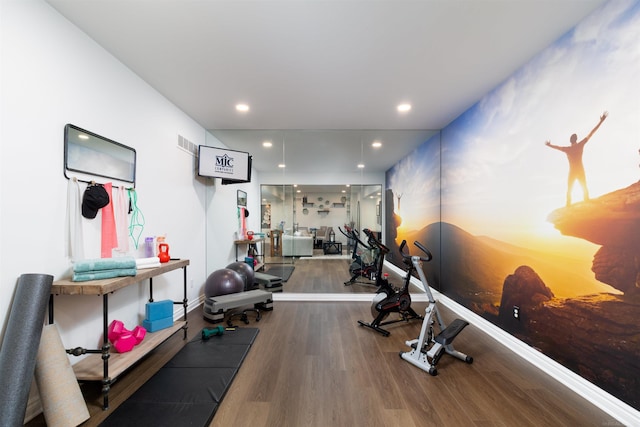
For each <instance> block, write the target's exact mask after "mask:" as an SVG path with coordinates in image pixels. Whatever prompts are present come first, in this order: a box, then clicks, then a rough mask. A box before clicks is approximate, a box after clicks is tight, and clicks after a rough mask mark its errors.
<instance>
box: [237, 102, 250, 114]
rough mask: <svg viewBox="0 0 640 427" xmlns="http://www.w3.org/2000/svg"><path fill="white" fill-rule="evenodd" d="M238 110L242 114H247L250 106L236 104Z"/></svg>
mask: <svg viewBox="0 0 640 427" xmlns="http://www.w3.org/2000/svg"><path fill="white" fill-rule="evenodd" d="M236 110H237V111H240V112H241V113H246V112H247V111H249V106H248V105H247V104H236Z"/></svg>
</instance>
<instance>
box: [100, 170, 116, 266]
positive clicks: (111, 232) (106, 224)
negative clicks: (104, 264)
mask: <svg viewBox="0 0 640 427" xmlns="http://www.w3.org/2000/svg"><path fill="white" fill-rule="evenodd" d="M111 188H112V184H111V183H110V182H108V183H106V184H104V189H105V190H107V194H108V195H109V204H108V205H107V206H105V207H104V208H102V247H101V256H102V258H111V257H112V256H113V254H112V251H113V249H114V248H117V247H118V236H117V234H116V220H115V217H114V216H113V197H112V196H111V193H112V191H111Z"/></svg>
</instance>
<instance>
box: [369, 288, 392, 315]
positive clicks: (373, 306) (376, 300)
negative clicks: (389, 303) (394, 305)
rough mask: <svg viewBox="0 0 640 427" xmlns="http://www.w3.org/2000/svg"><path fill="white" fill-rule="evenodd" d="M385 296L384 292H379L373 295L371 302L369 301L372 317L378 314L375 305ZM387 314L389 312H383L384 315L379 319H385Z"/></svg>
mask: <svg viewBox="0 0 640 427" xmlns="http://www.w3.org/2000/svg"><path fill="white" fill-rule="evenodd" d="M385 298H387V294H386V293H385V292H379V293H377V294H376V296H375V297H373V302H372V303H371V316H373V318H374V319H375V318H376V317H378V314H380V312H379V311H378V309H377V308H376V306H377V305H378V304H380V303H381V302H382V301H383V300H384V299H385ZM387 316H389V313H387V314H385V316H384V317H383V318H382V319H380V320H384V319H386V318H387Z"/></svg>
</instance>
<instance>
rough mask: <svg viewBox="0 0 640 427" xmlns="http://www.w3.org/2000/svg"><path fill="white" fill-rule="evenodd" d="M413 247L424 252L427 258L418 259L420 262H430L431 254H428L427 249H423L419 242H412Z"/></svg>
mask: <svg viewBox="0 0 640 427" xmlns="http://www.w3.org/2000/svg"><path fill="white" fill-rule="evenodd" d="M413 244H414V245H416V246H417V247H418V248H419V249H420V250H421V251H422V252H424V253H425V254H426V255H427V258H422V257H420V261H425V262H429V261H431V259H432V258H433V255H431V252H429V249H427V248H425V247H424V246H423V245H422V244H421V243H420V242H417V241H416V242H413Z"/></svg>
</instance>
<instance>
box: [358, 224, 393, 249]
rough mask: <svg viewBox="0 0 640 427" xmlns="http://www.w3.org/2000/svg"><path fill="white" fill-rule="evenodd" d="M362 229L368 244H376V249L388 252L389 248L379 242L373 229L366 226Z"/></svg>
mask: <svg viewBox="0 0 640 427" xmlns="http://www.w3.org/2000/svg"><path fill="white" fill-rule="evenodd" d="M362 231H363V232H364V234H366V235H367V238H368V240H367V241H368V242H369V245H371V246H376V247H377V248H378V249H380V250H381V251H382V252H384V253H389V252H390V250H389V248H388V247H386V246H385V245H383V244H382V243H381V242H380V240H378V239H377V238H376V236H374V235H373V231H371V230H369V229H368V228H365V229H363V230H362Z"/></svg>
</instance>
